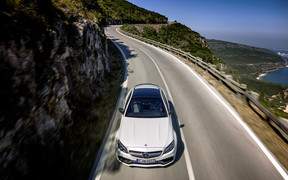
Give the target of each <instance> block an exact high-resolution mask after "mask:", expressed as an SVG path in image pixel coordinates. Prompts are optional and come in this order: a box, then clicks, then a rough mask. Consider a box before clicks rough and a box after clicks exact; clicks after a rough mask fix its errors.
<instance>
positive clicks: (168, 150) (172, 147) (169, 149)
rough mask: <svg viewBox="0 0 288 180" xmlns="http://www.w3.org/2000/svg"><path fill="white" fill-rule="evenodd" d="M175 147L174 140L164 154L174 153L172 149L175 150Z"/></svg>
mask: <svg viewBox="0 0 288 180" xmlns="http://www.w3.org/2000/svg"><path fill="white" fill-rule="evenodd" d="M174 147H175V142H174V140H173V141H172V142H171V143H170V144H169V145H168V146H167V147H166V148H165V150H164V154H165V153H168V152H170V151H172V149H174Z"/></svg>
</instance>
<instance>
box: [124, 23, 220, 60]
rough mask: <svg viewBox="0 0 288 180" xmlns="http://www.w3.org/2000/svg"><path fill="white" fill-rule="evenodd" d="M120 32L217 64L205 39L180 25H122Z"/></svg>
mask: <svg viewBox="0 0 288 180" xmlns="http://www.w3.org/2000/svg"><path fill="white" fill-rule="evenodd" d="M122 30H124V31H127V32H130V33H133V34H136V35H140V36H143V37H145V38H148V39H152V40H155V41H158V42H161V43H164V44H167V45H170V46H173V47H175V48H179V49H181V50H183V51H186V52H190V53H191V54H192V55H194V56H197V57H201V58H202V59H203V60H204V61H206V62H209V63H213V64H217V63H219V58H217V57H216V56H214V54H213V53H212V52H211V51H210V50H209V48H208V45H207V43H206V39H205V38H204V37H202V36H201V35H200V34H199V33H197V32H195V31H193V30H191V29H190V28H188V27H187V26H185V25H183V24H181V23H172V24H165V25H161V24H160V25H127V24H125V25H123V26H122Z"/></svg>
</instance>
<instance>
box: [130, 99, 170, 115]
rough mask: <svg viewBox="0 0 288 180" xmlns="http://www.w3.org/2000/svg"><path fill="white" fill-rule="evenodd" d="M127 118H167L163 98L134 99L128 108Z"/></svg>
mask: <svg viewBox="0 0 288 180" xmlns="http://www.w3.org/2000/svg"><path fill="white" fill-rule="evenodd" d="M126 117H137V118H140V117H142V118H159V117H167V113H166V110H165V106H164V104H163V102H162V99H161V98H157V97H133V98H132V99H131V101H130V104H129V106H128V108H127V112H126Z"/></svg>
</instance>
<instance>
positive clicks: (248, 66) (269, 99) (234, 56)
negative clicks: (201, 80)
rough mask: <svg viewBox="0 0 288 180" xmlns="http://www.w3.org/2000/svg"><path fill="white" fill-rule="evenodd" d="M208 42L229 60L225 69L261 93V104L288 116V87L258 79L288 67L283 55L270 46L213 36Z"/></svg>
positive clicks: (215, 52)
mask: <svg viewBox="0 0 288 180" xmlns="http://www.w3.org/2000/svg"><path fill="white" fill-rule="evenodd" d="M207 43H208V46H209V48H210V50H211V51H212V52H213V53H214V54H215V55H216V56H218V57H219V58H221V60H222V61H223V62H225V63H226V65H224V67H225V68H224V69H222V70H224V71H226V72H227V73H228V74H232V75H233V77H234V78H235V79H237V80H238V81H239V82H241V83H244V84H246V85H247V88H248V89H250V90H253V91H256V92H258V93H259V94H260V100H261V102H262V104H263V105H265V106H266V107H267V108H272V109H274V111H275V113H276V114H277V115H281V116H283V117H286V118H288V114H286V113H284V112H283V110H285V109H286V105H287V104H288V93H287V87H285V86H283V85H282V84H275V83H268V82H264V81H260V80H257V79H256V77H258V76H259V74H262V73H265V72H267V71H271V70H275V69H277V68H279V67H284V66H286V61H285V59H284V58H283V57H281V56H279V55H278V54H276V53H274V52H272V51H270V50H268V49H263V48H257V47H252V46H246V45H243V44H237V43H232V42H226V41H220V40H211V39H208V40H207ZM279 109H280V110H279Z"/></svg>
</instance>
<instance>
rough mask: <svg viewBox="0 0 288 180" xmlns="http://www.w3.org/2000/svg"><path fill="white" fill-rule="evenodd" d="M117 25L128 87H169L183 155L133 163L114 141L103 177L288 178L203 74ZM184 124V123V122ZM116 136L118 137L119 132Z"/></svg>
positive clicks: (113, 30)
mask: <svg viewBox="0 0 288 180" xmlns="http://www.w3.org/2000/svg"><path fill="white" fill-rule="evenodd" d="M116 27H117V26H111V27H108V28H107V29H106V35H107V36H108V37H109V38H110V39H112V40H113V41H114V42H115V43H116V44H118V46H119V47H120V48H121V50H122V51H123V53H124V54H125V56H126V58H127V60H126V63H127V72H128V74H127V79H128V84H127V86H128V88H131V87H133V86H134V85H136V84H139V83H147V82H148V83H154V84H157V85H159V86H161V87H162V88H163V89H165V91H166V92H167V95H168V96H169V99H170V101H171V104H172V105H173V106H174V108H175V113H174V114H173V124H174V128H175V130H176V132H177V135H178V137H179V138H178V145H179V146H178V152H177V159H176V161H175V163H173V164H172V165H170V166H168V167H164V168H136V167H127V166H125V165H123V164H121V163H119V162H118V161H117V159H116V157H115V146H114V143H112V146H111V147H110V149H109V153H108V156H107V158H104V159H102V160H101V161H102V162H104V168H103V171H101V172H100V175H98V176H97V178H100V179H102V180H106V179H109V180H111V179H112V180H113V179H115V180H119V179H131V180H132V179H133V180H134V179H137V180H138V179H139V180H140V179H147V180H152V179H165V180H168V179H173V180H175V179H196V180H198V179H199V180H200V179H205V180H206V179H213V180H214V179H221V180H225V179H239V180H243V179H253V180H254V179H261V180H264V179H267V180H272V179H273V180H276V179H284V178H287V174H285V173H283V171H282V175H281V174H280V173H281V167H280V170H279V167H277V162H276V167H275V162H274V165H273V163H272V162H271V160H270V159H271V157H270V159H269V158H268V157H267V155H266V154H267V153H266V154H265V153H264V152H263V150H262V149H263V148H262V149H261V148H260V147H259V145H258V144H257V143H256V142H255V140H254V139H253V138H252V137H251V135H250V134H249V133H248V132H247V130H245V124H244V127H243V125H241V123H239V117H238V115H237V113H236V112H235V111H234V110H233V108H232V107H231V106H230V105H229V104H228V103H227V102H226V100H224V99H223V97H222V96H221V95H220V94H219V93H218V92H217V91H216V90H215V89H214V88H213V87H211V86H210V85H209V84H208V83H207V82H206V81H205V80H203V78H201V77H200V76H199V75H197V74H196V73H195V72H194V71H193V70H191V69H190V68H187V67H185V66H184V65H183V64H182V63H180V62H179V60H177V59H176V58H175V57H173V56H171V55H170V54H168V53H166V52H164V51H162V50H160V49H158V48H155V47H153V46H151V45H147V44H145V43H142V42H139V41H137V40H134V39H131V38H128V37H126V36H124V35H122V34H120V33H119V32H117V31H116ZM240 121H241V119H240ZM180 124H181V125H182V126H183V127H181V128H179V125H180ZM117 128H118V127H117ZM117 128H116V129H117ZM248 131H249V129H248ZM114 133H115V132H111V134H114ZM252 136H253V135H252ZM111 137H113V136H111ZM110 141H112V142H113V138H112V139H110ZM264 151H265V148H264ZM269 155H270V154H269V152H268V156H269ZM272 161H273V157H272ZM282 170H283V169H282Z"/></svg>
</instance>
